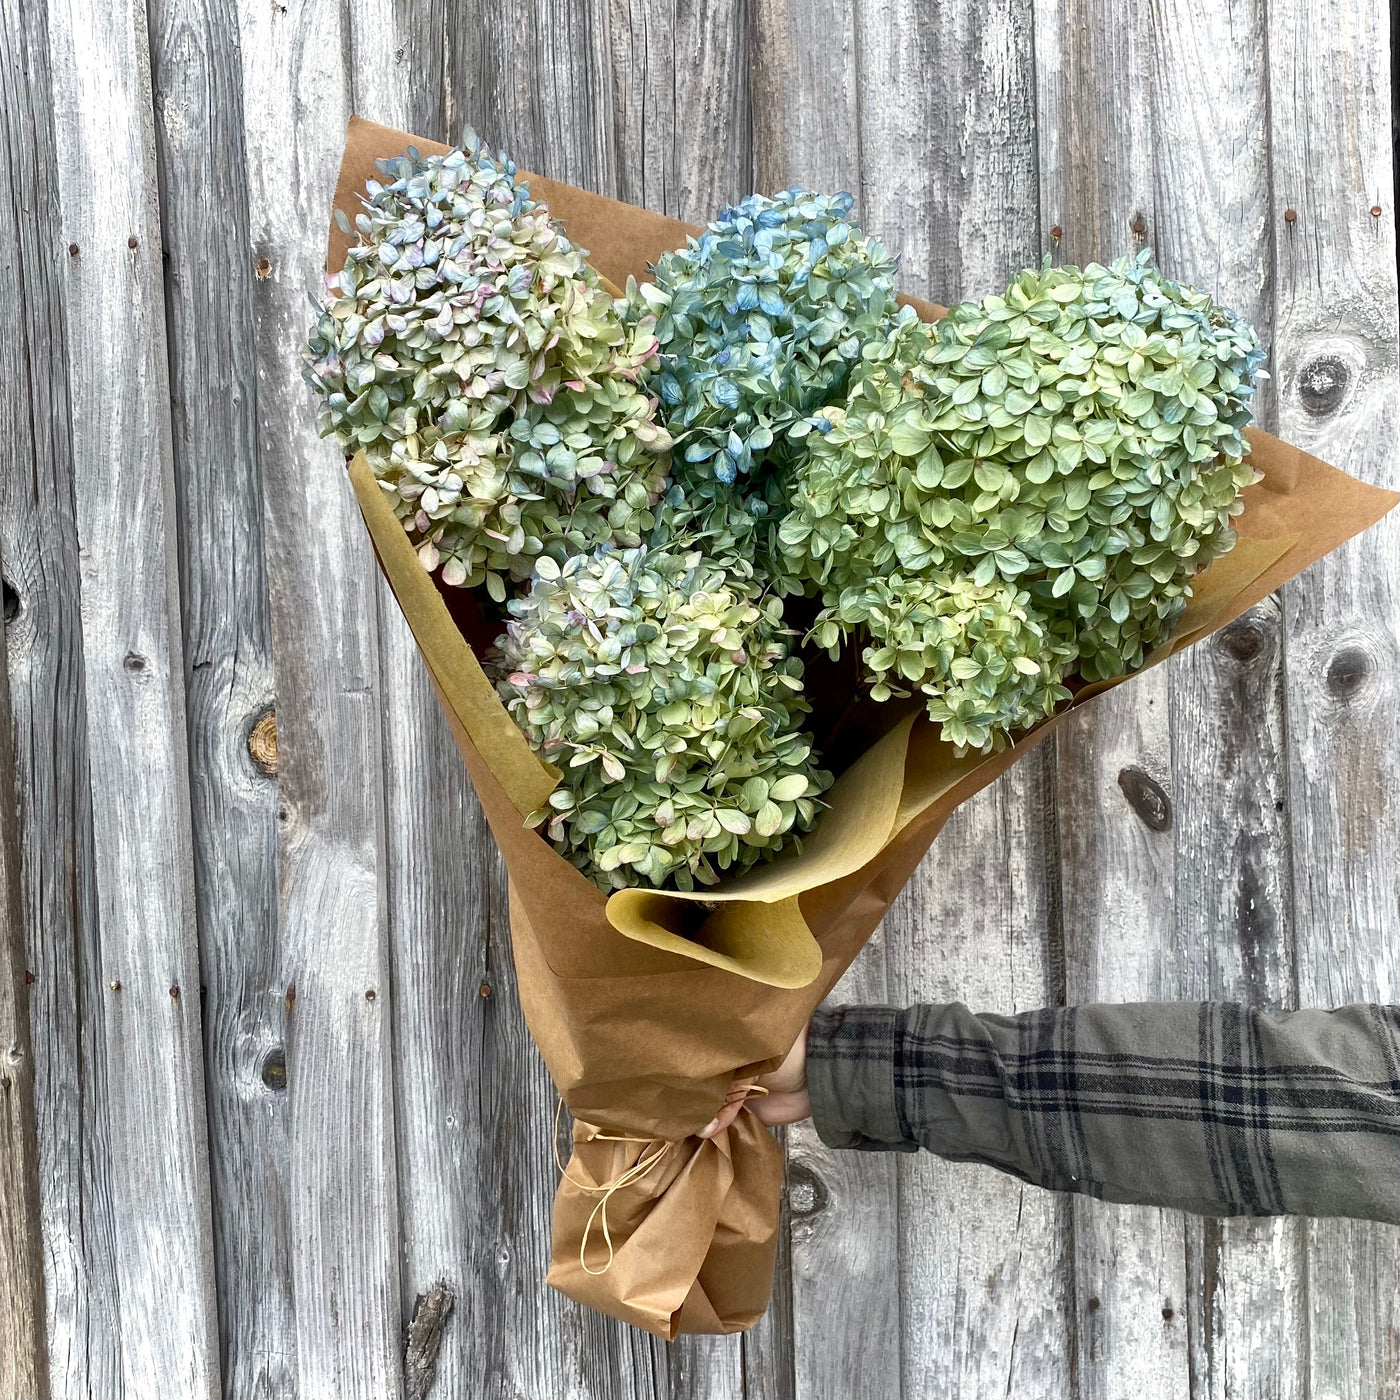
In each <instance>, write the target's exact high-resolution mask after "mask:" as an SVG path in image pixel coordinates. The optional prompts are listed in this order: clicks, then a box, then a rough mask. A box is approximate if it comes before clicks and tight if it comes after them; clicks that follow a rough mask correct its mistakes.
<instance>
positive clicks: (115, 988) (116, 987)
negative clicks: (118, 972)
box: [107, 982, 122, 992]
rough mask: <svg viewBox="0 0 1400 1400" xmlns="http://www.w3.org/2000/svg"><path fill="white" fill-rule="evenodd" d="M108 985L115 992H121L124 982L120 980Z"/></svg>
mask: <svg viewBox="0 0 1400 1400" xmlns="http://www.w3.org/2000/svg"><path fill="white" fill-rule="evenodd" d="M107 985H108V987H110V988H111V989H112V991H114V992H119V991H121V989H122V984H121V983H120V982H108V983H107Z"/></svg>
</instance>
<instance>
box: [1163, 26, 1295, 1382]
mask: <svg viewBox="0 0 1400 1400" xmlns="http://www.w3.org/2000/svg"><path fill="white" fill-rule="evenodd" d="M1152 39H1153V46H1154V54H1155V57H1154V62H1153V75H1154V82H1153V104H1152V123H1153V140H1154V170H1155V193H1154V206H1155V220H1154V229H1153V243H1154V246H1155V249H1156V253H1157V257H1158V259H1159V261H1160V262H1161V263H1162V265H1163V266H1164V267H1165V268H1167V269H1168V271H1169V272H1170V273H1171V275H1173V276H1175V277H1180V278H1182V279H1184V280H1186V281H1189V282H1192V283H1195V284H1196V285H1199V286H1202V287H1205V288H1207V289H1209V290H1210V291H1212V292H1213V293H1214V294H1215V296H1216V297H1217V298H1218V299H1219V300H1220V301H1221V302H1222V303H1223V304H1225V305H1228V306H1230V307H1233V308H1234V309H1235V310H1236V311H1238V312H1239V313H1240V314H1241V315H1243V316H1245V317H1247V318H1248V319H1249V320H1250V321H1251V322H1253V324H1254V325H1255V326H1256V327H1257V328H1258V330H1259V335H1260V338H1261V340H1263V341H1264V343H1265V344H1270V343H1271V342H1272V340H1273V335H1272V329H1273V326H1272V322H1273V316H1272V306H1271V305H1270V303H1269V300H1268V295H1267V292H1268V285H1269V279H1270V276H1271V272H1272V240H1271V228H1270V223H1271V221H1270V219H1269V200H1270V172H1269V152H1268V148H1267V145H1266V144H1265V143H1264V142H1262V141H1259V140H1257V139H1254V136H1255V133H1257V132H1259V131H1260V130H1262V129H1265V128H1266V127H1267V126H1268V122H1269V104H1268V73H1267V67H1266V63H1265V55H1266V52H1267V38H1266V34H1265V29H1264V6H1263V5H1261V4H1258V3H1256V2H1255V0H1236V3H1232V4H1227V5H1217V6H1203V5H1200V4H1197V3H1194V2H1193V0H1188V3H1185V4H1179V5H1178V4H1166V5H1163V6H1161V7H1160V8H1159V9H1158V10H1156V11H1154V24H1153V33H1152ZM1202 73H1209V74H1210V75H1211V77H1210V80H1209V82H1208V83H1204V84H1203V83H1202V81H1201V75H1202ZM1270 387H1271V383H1270V381H1264V382H1263V393H1262V394H1261V397H1260V399H1259V402H1258V404H1257V408H1258V409H1259V411H1260V413H1261V417H1262V421H1264V422H1265V424H1266V425H1269V426H1272V423H1273V419H1272V414H1271V411H1270V409H1271V403H1272V396H1271V394H1270V393H1269V389H1270ZM1281 641H1282V637H1281V615H1280V609H1279V606H1278V600H1277V599H1268V600H1266V601H1265V602H1264V603H1262V604H1261V605H1260V606H1259V607H1257V608H1255V609H1253V610H1252V611H1251V613H1250V614H1249V615H1248V616H1247V617H1246V618H1243V619H1241V620H1240V621H1239V622H1237V623H1236V624H1235V625H1234V627H1232V628H1230V629H1228V630H1227V631H1226V632H1225V633H1224V634H1223V635H1221V636H1220V637H1218V638H1216V639H1214V640H1213V641H1212V643H1211V644H1210V645H1209V646H1205V647H1195V648H1192V649H1191V650H1189V651H1188V652H1186V653H1185V654H1184V655H1183V656H1182V657H1180V658H1178V659H1177V660H1176V661H1175V662H1174V663H1173V664H1172V666H1171V667H1170V674H1169V682H1170V691H1169V705H1170V711H1169V714H1170V721H1171V737H1172V753H1171V774H1170V782H1169V784H1168V790H1169V793H1170V797H1171V801H1172V805H1173V842H1174V850H1175V860H1176V871H1175V888H1174V890H1173V901H1174V908H1173V922H1174V940H1175V943H1174V947H1173V950H1172V954H1171V960H1172V964H1173V967H1174V969H1175V973H1174V979H1175V990H1174V994H1175V995H1179V996H1184V997H1188V998H1193V999H1194V998H1206V997H1215V998H1220V997H1229V998H1233V999H1237V1000H1241V1001H1245V1002H1248V1003H1250V1004H1252V1005H1256V1006H1262V1007H1266V1008H1268V1009H1271V1010H1276V1009H1279V1008H1282V1007H1287V1006H1291V1005H1294V1004H1296V1003H1295V983H1294V977H1293V900H1292V889H1291V868H1292V853H1291V851H1290V849H1289V839H1288V814H1287V808H1288V800H1289V793H1288V783H1287V778H1286V773H1285V770H1286V720H1285V715H1284V703H1283V680H1284V674H1283V653H1282V645H1281ZM1203 870H1209V871H1211V872H1212V873H1211V877H1210V878H1208V879H1203V878H1201V873H1200V872H1202V871H1203ZM1184 1228H1185V1232H1186V1276H1187V1280H1188V1283H1189V1284H1190V1285H1192V1286H1191V1287H1190V1292H1189V1296H1188V1298H1187V1299H1186V1300H1185V1304H1186V1305H1185V1308H1184V1309H1183V1306H1182V1302H1183V1300H1181V1299H1179V1298H1175V1297H1173V1298H1171V1299H1167V1298H1166V1297H1165V1296H1164V1298H1163V1302H1162V1306H1163V1307H1164V1308H1171V1309H1172V1310H1173V1312H1174V1314H1175V1317H1174V1319H1173V1323H1172V1324H1170V1325H1171V1326H1172V1327H1174V1328H1179V1327H1180V1326H1182V1325H1183V1324H1184V1326H1185V1328H1186V1331H1187V1334H1188V1343H1189V1347H1188V1350H1189V1370H1190V1377H1191V1389H1192V1393H1193V1394H1198V1395H1202V1396H1218V1397H1225V1396H1232V1395H1256V1394H1257V1395H1269V1396H1277V1397H1280V1400H1282V1398H1283V1397H1292V1396H1301V1395H1303V1394H1305V1393H1306V1390H1305V1388H1304V1380H1303V1366H1302V1357H1303V1354H1304V1349H1303V1347H1301V1346H1300V1345H1299V1344H1298V1338H1299V1337H1300V1336H1303V1335H1305V1333H1306V1330H1307V1327H1308V1320H1307V1309H1306V1306H1305V1299H1304V1293H1303V1276H1302V1248H1303V1237H1304V1230H1303V1226H1302V1223H1301V1222H1299V1221H1223V1222H1218V1223H1208V1222H1202V1221H1200V1220H1196V1219H1193V1218H1191V1217H1189V1216H1188V1217H1185V1219H1184ZM1198 1280H1199V1282H1198ZM1183 1314H1184V1316H1183Z"/></svg>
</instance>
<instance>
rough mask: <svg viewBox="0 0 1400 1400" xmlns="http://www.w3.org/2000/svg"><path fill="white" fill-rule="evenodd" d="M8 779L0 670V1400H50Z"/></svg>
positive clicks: (25, 988) (15, 839) (6, 699)
mask: <svg viewBox="0 0 1400 1400" xmlns="http://www.w3.org/2000/svg"><path fill="white" fill-rule="evenodd" d="M16 348H18V346H17V345H16ZM7 368H13V369H16V370H17V369H18V368H19V366H17V365H16V366H12V367H10V366H7ZM12 382H13V381H12ZM14 776H15V765H14V753H13V750H12V747H11V739H10V683H9V675H8V672H7V670H6V668H5V667H3V666H0V1395H15V1396H26V1397H27V1396H34V1397H35V1400H48V1395H49V1362H48V1341H47V1339H46V1337H45V1335H44V1263H43V1235H42V1230H41V1226H40V1220H39V1145H38V1134H37V1131H36V1128H35V1122H34V1049H33V1044H32V1042H31V1040H30V1035H29V979H28V975H27V971H28V965H27V960H26V953H25V946H24V915H23V903H22V901H21V898H20V881H21V878H22V876H21V870H20V846H19V816H18V812H17V810H16V807H15V800H14V799H15V782H14Z"/></svg>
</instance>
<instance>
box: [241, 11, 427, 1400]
mask: <svg viewBox="0 0 1400 1400" xmlns="http://www.w3.org/2000/svg"><path fill="white" fill-rule="evenodd" d="M238 20H239V45H240V56H241V60H242V84H243V112H244V142H245V161H246V167H247V180H248V211H249V213H248V219H249V238H250V242H251V247H250V248H249V250H248V255H249V256H250V257H251V258H252V259H253V260H254V263H255V266H256V265H257V264H258V263H259V262H260V261H261V260H264V259H265V260H266V268H265V271H266V274H267V275H266V276H265V277H264V278H262V279H260V280H258V281H257V282H256V283H255V300H254V309H253V324H254V336H255V346H256V353H257V360H258V444H259V452H260V457H261V462H262V473H263V503H264V531H265V541H266V550H267V559H268V585H269V595H270V616H271V623H272V641H273V656H274V659H275V666H276V693H277V702H278V714H277V722H278V734H279V744H278V788H279V810H278V815H279V820H280V828H281V830H280V837H281V843H280V851H279V854H280V869H281V890H282V903H281V921H282V922H281V927H282V932H281V949H280V958H279V965H278V968H277V975H278V978H279V979H280V983H281V985H282V987H283V988H284V999H285V1002H286V1004H287V1008H288V1015H287V1027H286V1066H287V1084H288V1087H287V1093H288V1101H289V1102H288V1106H289V1109H290V1113H289V1118H290V1124H289V1131H290V1153H291V1196H290V1200H289V1203H288V1213H289V1221H290V1236H291V1241H292V1280H293V1296H294V1298H295V1302H296V1314H297V1328H298V1342H297V1377H298V1391H299V1393H300V1394H302V1395H319V1394H327V1395H331V1394H334V1395H337V1396H343V1397H346V1400H352V1397H366V1400H369V1397H373V1400H383V1398H384V1397H395V1396H398V1395H400V1394H401V1393H402V1388H403V1337H402V1330H401V1321H402V1319H401V1306H400V1292H399V1212H398V1197H397V1173H396V1162H395V1153H394V1109H393V1074H392V1059H391V1043H392V1042H391V1027H390V995H389V993H390V973H391V967H390V962H389V957H388V950H387V947H386V925H387V918H386V887H385V855H384V842H385V835H384V820H385V814H384V807H383V798H384V794H383V787H384V783H383V776H382V774H383V746H382V742H381V734H380V711H381V705H382V698H383V697H382V692H381V688H380V677H379V656H378V650H379V647H378V627H377V620H376V611H375V610H376V590H377V589H378V587H379V585H378V583H377V580H376V566H375V563H374V558H373V553H372V551H371V549H370V545H369V541H368V539H367V538H366V535H365V531H364V526H363V524H362V522H361V520H360V518H359V513H358V511H357V509H356V507H355V504H354V501H353V498H352V496H351V493H350V490H349V487H348V485H347V483H346V480H345V473H344V464H343V462H342V459H341V456H340V453H339V452H338V450H337V449H336V448H335V447H334V446H333V445H332V444H330V443H325V442H321V441H319V440H318V438H317V436H316V429H315V422H314V413H313V411H312V410H313V405H312V404H311V403H310V402H309V396H308V394H307V391H306V389H305V387H304V386H303V384H302V382H301V373H300V371H301V363H300V354H299V347H300V344H301V341H302V339H303V337H304V335H305V331H306V325H307V320H308V317H309V315H310V311H309V308H308V307H307V303H306V298H307V295H308V294H309V293H311V294H319V292H320V290H321V276H322V270H323V269H322V249H323V246H324V245H323V243H322V231H323V230H324V229H325V227H326V221H327V217H328V214H329V208H330V198H331V193H332V191H333V189H334V186H335V176H336V170H337V166H338V162H339V156H340V149H341V145H342V141H343V136H344V131H345V123H346V119H347V117H348V115H349V105H350V92H349V85H348V77H347V73H346V68H345V58H346V43H347V40H348V34H347V27H346V26H347V16H346V13H345V11H344V8H343V7H342V6H341V5H340V4H330V3H321V4H317V3H313V2H312V0H306V3H289V4H286V5H283V4H277V5H268V4H261V3H256V0H250V3H245V4H242V5H240V6H239V9H238ZM389 56H390V55H389V54H387V53H385V54H383V55H382V57H383V58H388V57H389Z"/></svg>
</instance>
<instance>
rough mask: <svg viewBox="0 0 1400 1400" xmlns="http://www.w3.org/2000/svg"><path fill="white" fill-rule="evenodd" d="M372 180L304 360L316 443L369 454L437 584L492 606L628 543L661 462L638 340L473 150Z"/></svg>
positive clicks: (506, 181)
mask: <svg viewBox="0 0 1400 1400" xmlns="http://www.w3.org/2000/svg"><path fill="white" fill-rule="evenodd" d="M379 167H380V170H381V173H382V174H383V176H384V179H383V181H382V182H381V181H374V180H372V181H370V182H369V184H368V187H367V189H368V197H367V198H366V199H365V200H364V205H365V209H364V212H363V213H361V214H360V215H359V217H358V218H357V219H356V221H355V227H356V230H357V232H358V241H357V243H356V244H355V246H353V247H352V248H351V249H350V250H349V253H348V255H347V258H346V263H345V267H344V269H343V270H342V271H340V272H339V273H336V274H334V275H333V276H330V277H328V278H327V279H326V287H327V296H328V300H327V302H326V305H325V306H324V307H321V308H318V309H319V312H320V314H319V316H318V318H317V322H316V325H315V327H314V328H313V329H312V331H311V332H310V335H309V337H308V343H307V346H306V348H305V351H304V358H305V360H306V369H305V374H306V378H307V381H308V383H309V384H310V385H311V386H312V388H313V389H315V391H316V392H317V393H318V394H319V395H320V396H321V398H322V401H323V402H322V409H321V425H322V432H323V434H325V435H326V436H330V437H334V438H335V439H336V441H337V442H338V443H340V445H341V447H342V448H344V450H345V451H346V452H347V453H350V452H355V451H358V450H360V449H363V450H364V451H365V452H366V454H367V456H368V458H369V463H370V466H371V468H372V469H373V471H374V473H375V475H376V476H377V477H378V478H379V481H380V483H381V485H382V486H383V488H384V490H385V492H386V494H387V495H388V496H389V497H390V498H391V499H392V501H393V504H394V509H395V513H396V514H397V515H398V517H399V518H400V519H401V520H402V521H403V522H404V526H405V528H406V529H407V530H408V531H409V533H410V534H411V535H412V536H413V537H414V540H415V542H416V543H417V544H418V545H419V557H420V558H421V559H422V561H423V564H424V567H425V568H427V569H430V570H434V569H439V568H440V569H441V571H442V577H443V579H444V581H445V582H447V583H450V584H454V585H455V584H463V585H475V584H479V583H482V582H485V583H486V585H487V587H488V589H489V590H490V592H491V594H492V596H493V597H495V598H497V599H498V600H500V599H503V598H504V597H505V594H506V586H505V581H506V579H507V578H515V579H522V578H525V577H528V575H529V572H530V569H531V566H532V564H533V561H534V559H535V558H536V557H537V556H539V555H540V554H542V553H547V554H549V555H550V556H551V557H553V558H556V559H562V558H564V557H565V556H566V555H567V554H568V553H570V552H575V551H577V550H580V549H589V548H592V547H594V546H596V545H597V544H599V543H601V542H604V541H607V540H616V541H617V542H620V543H623V544H637V543H639V542H640V540H641V538H642V535H643V533H644V532H646V531H647V530H649V529H650V528H651V526H652V524H653V523H654V521H653V516H652V503H653V502H654V501H655V499H656V497H657V496H658V495H659V494H660V492H661V491H662V490H663V489H664V485H665V479H664V478H665V471H666V467H667V465H668V456H667V453H668V450H669V447H670V439H669V436H668V435H667V433H666V431H665V429H664V428H663V427H661V426H660V425H659V424H658V423H657V422H656V421H655V407H656V405H655V401H654V400H653V399H652V398H650V397H649V396H648V394H647V393H646V391H645V388H644V381H645V376H646V374H647V373H648V371H650V370H651V369H652V368H653V367H654V366H655V364H656V362H657V361H656V352H657V345H656V337H655V334H654V322H653V321H652V320H651V319H649V318H645V317H643V318H640V319H638V318H632V320H631V321H630V322H629V321H627V320H624V317H623V316H622V314H621V310H620V308H619V306H618V305H617V304H615V303H614V301H613V299H612V298H611V297H610V296H609V295H608V293H607V292H606V291H605V290H604V289H603V288H602V286H601V285H600V283H599V280H598V277H597V274H596V273H595V272H594V271H593V269H592V268H591V267H589V265H588V263H587V262H586V261H585V258H584V254H583V251H582V250H581V249H579V248H577V247H575V246H574V245H573V244H572V243H571V242H570V241H569V239H568V237H567V236H566V235H565V233H564V231H563V229H562V228H561V227H560V225H559V224H557V223H556V222H554V221H553V220H552V219H551V218H550V217H549V210H548V209H547V208H546V207H545V205H543V204H541V203H538V202H537V201H535V200H532V199H531V198H530V197H529V190H528V187H527V186H526V185H524V184H522V183H519V182H518V181H517V180H516V170H515V166H514V164H513V163H511V162H510V161H509V160H507V159H506V157H505V156H504V155H500V156H493V155H492V154H491V153H490V152H489V151H488V150H487V149H486V148H485V147H484V146H482V145H481V143H480V142H479V141H477V140H476V138H475V137H471V136H469V139H468V141H467V144H466V146H465V148H464V149H458V150H453V151H451V152H449V153H448V154H446V155H441V156H437V155H433V156H420V155H419V154H418V152H417V151H416V150H412V149H410V151H409V152H408V154H407V155H404V156H399V157H397V158H395V159H393V160H388V161H381V162H379ZM342 218H343V216H342ZM343 226H344V227H346V229H347V231H348V228H349V225H348V222H347V223H344V224H343Z"/></svg>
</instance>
